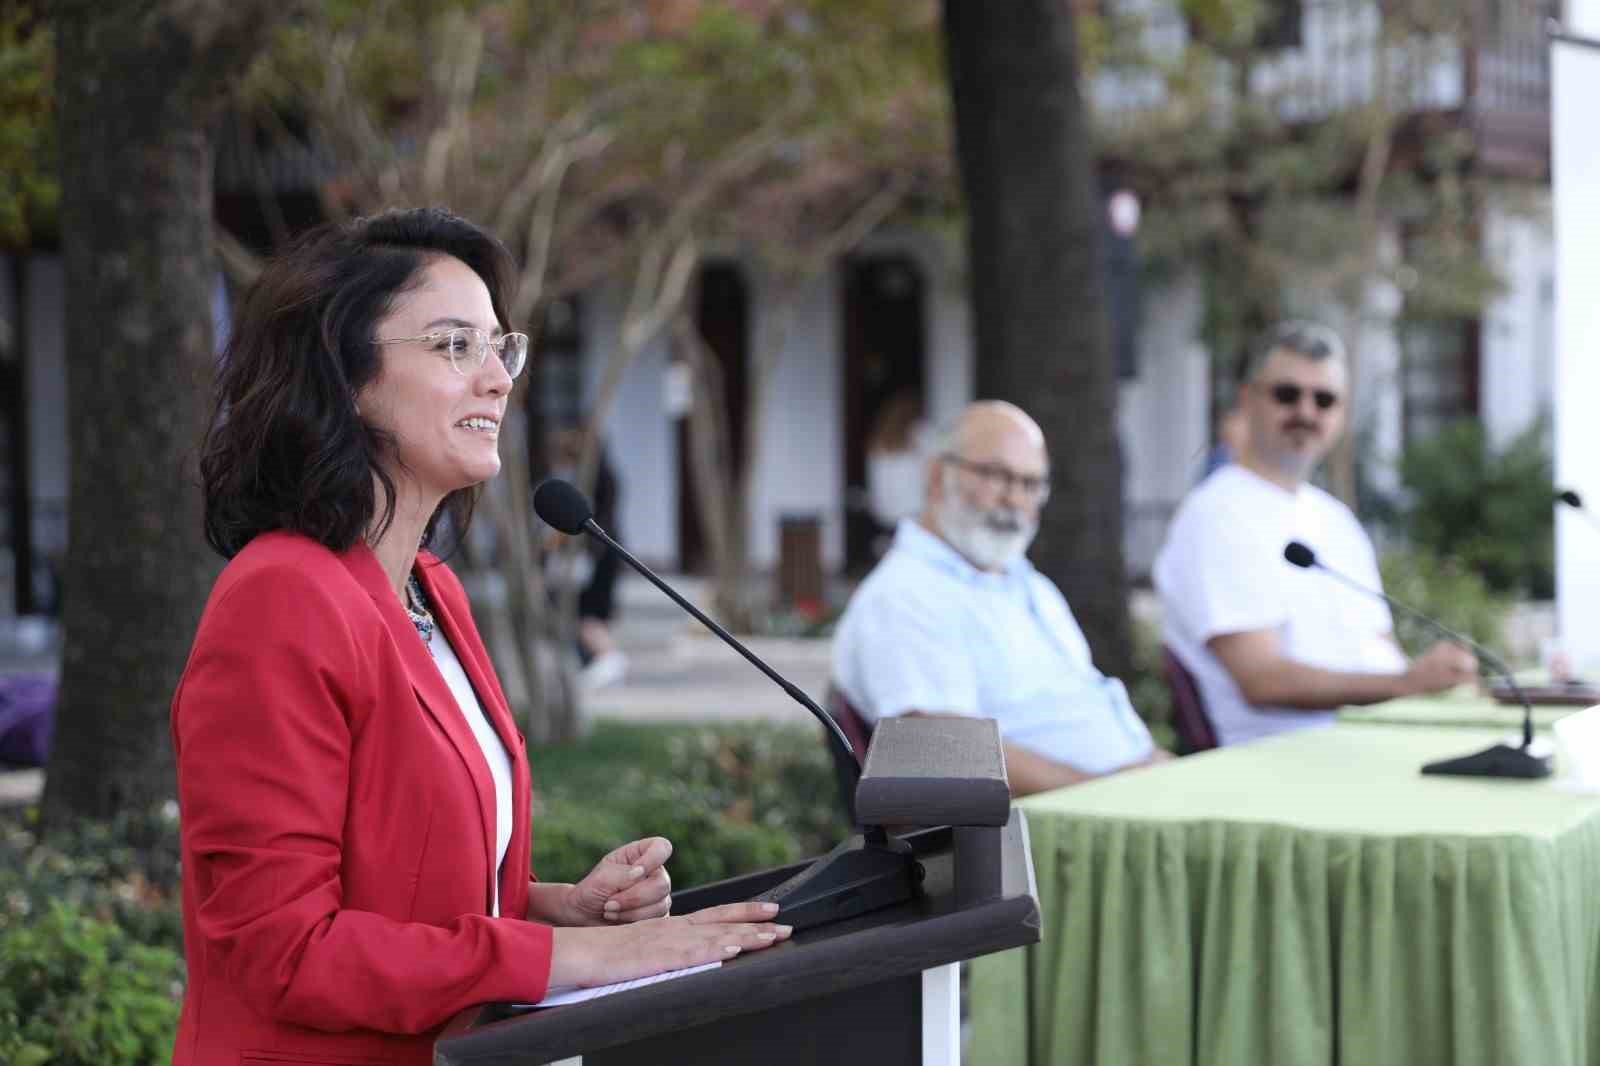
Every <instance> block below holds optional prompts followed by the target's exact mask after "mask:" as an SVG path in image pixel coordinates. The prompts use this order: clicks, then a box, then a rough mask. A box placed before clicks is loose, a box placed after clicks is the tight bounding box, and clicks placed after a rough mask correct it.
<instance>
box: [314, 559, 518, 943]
mask: <svg viewBox="0 0 1600 1066" xmlns="http://www.w3.org/2000/svg"><path fill="white" fill-rule="evenodd" d="M340 558H341V559H342V560H343V562H344V564H345V567H346V568H347V569H348V570H349V571H350V574H351V576H352V577H354V578H355V579H356V581H357V582H358V583H359V584H360V585H361V586H362V588H364V589H365V590H366V591H367V594H368V595H370V596H371V597H372V601H373V603H375V604H376V605H377V608H378V612H379V613H380V614H381V615H382V616H383V620H384V623H385V624H386V625H387V626H388V627H389V635H390V636H391V637H393V638H394V642H395V644H396V646H398V647H399V649H400V661H401V662H402V663H403V664H404V665H405V668H406V673H407V675H408V676H409V678H410V681H411V689H412V691H413V692H415V693H416V695H417V700H418V702H419V703H421V704H422V706H423V708H424V709H425V710H426V711H427V712H428V714H429V715H430V716H431V717H432V718H433V720H434V721H435V722H436V723H437V724H438V726H439V728H440V730H442V731H443V732H444V735H445V736H446V737H448V738H449V740H450V743H451V745H452V746H453V747H454V748H455V749H456V754H457V755H459V756H460V757H461V762H462V765H463V766H464V767H465V769H466V771H467V775H468V777H470V778H471V780H472V789H473V792H474V793H476V795H477V797H478V816H479V819H480V821H481V823H482V833H483V853H484V855H485V857H486V858H485V866H484V880H483V911H484V913H485V914H487V913H489V908H490V906H491V903H492V896H491V893H490V890H491V886H492V885H493V884H494V853H495V848H494V817H495V814H494V777H493V776H492V775H491V774H490V773H489V764H488V762H487V761H485V760H484V757H483V749H482V748H480V747H479V746H478V738H477V737H475V736H473V735H472V727H471V726H469V725H467V720H466V718H465V717H464V716H463V715H462V713H461V708H460V707H458V706H457V705H456V699H455V696H454V694H452V693H451V691H450V686H449V685H447V684H445V680H444V675H443V674H441V673H440V672H439V667H438V665H437V664H435V663H434V661H433V655H432V654H431V653H430V652H429V651H428V647H427V645H426V644H424V643H423V642H422V638H421V637H420V636H418V634H417V630H416V627H415V626H413V625H412V624H411V616H410V615H408V614H406V610H405V608H404V607H402V606H401V605H400V600H399V598H398V597H397V596H395V593H394V589H393V587H391V586H390V584H389V578H388V576H387V575H385V574H384V572H383V566H382V565H381V564H380V563H379V562H378V557H377V556H376V555H374V554H373V553H372V550H371V549H370V548H368V547H367V546H366V544H364V543H357V544H356V545H355V547H353V548H351V549H350V550H349V551H347V552H345V553H344V555H342V556H341V557H340ZM433 602H435V603H437V602H438V601H437V599H435V600H434V601H433ZM451 646H452V647H455V648H459V647H460V644H459V642H453V643H452V645H451ZM460 658H461V659H462V665H463V666H465V665H466V661H467V657H466V656H460ZM468 676H471V674H470V669H469V675H468ZM474 684H476V679H474ZM497 728H498V727H497ZM509 750H513V751H514V750H515V749H509ZM513 842H515V837H514V836H513ZM507 858H508V859H509V858H510V856H509V854H508V855H507ZM501 898H502V900H504V898H505V897H504V894H503V893H502V896H501ZM501 909H502V912H503V911H504V907H502V908H501Z"/></svg>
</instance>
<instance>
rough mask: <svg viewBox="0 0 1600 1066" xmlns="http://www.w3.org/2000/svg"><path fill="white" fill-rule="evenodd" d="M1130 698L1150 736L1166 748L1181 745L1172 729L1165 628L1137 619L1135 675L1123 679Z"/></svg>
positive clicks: (1135, 624)
mask: <svg viewBox="0 0 1600 1066" xmlns="http://www.w3.org/2000/svg"><path fill="white" fill-rule="evenodd" d="M1122 681H1123V684H1125V685H1126V686H1127V688H1128V699H1129V700H1130V701H1132V703H1133V709H1134V710H1136V711H1138V712H1139V717H1141V718H1143V719H1144V722H1145V725H1147V726H1149V727H1150V734H1151V736H1153V737H1154V738H1155V742H1156V743H1157V744H1158V745H1160V746H1161V747H1163V748H1166V749H1168V750H1169V751H1170V750H1172V749H1173V748H1174V747H1175V746H1176V745H1177V734H1175V733H1174V732H1173V729H1172V692H1171V690H1170V689H1168V688H1167V675H1166V672H1165V669H1164V667H1163V663H1162V659H1161V628H1160V626H1157V625H1154V624H1152V623H1150V622H1147V621H1144V620H1143V619H1140V618H1135V619H1134V620H1133V673H1131V674H1129V675H1128V676H1127V677H1125V678H1123V679H1122Z"/></svg>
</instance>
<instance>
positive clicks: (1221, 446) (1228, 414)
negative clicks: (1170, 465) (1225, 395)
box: [1195, 403, 1249, 481]
mask: <svg viewBox="0 0 1600 1066" xmlns="http://www.w3.org/2000/svg"><path fill="white" fill-rule="evenodd" d="M1248 432H1249V426H1248V425H1247V424H1246V422H1245V417H1244V408H1242V407H1240V406H1239V405H1238V404H1237V403H1236V404H1234V405H1233V406H1232V407H1230V408H1228V409H1227V410H1226V411H1224V412H1223V413H1222V417H1221V418H1220V419H1218V420H1217V440H1216V443H1215V444H1213V445H1212V446H1211V449H1210V450H1209V451H1208V452H1206V461H1205V466H1204V467H1203V468H1202V469H1201V471H1200V476H1199V477H1198V478H1196V479H1195V480H1197V481H1204V480H1205V479H1206V478H1208V477H1210V476H1211V475H1212V474H1215V473H1216V472H1217V471H1218V470H1221V469H1222V468H1223V467H1225V466H1227V465H1228V464H1229V463H1231V462H1233V461H1234V460H1236V459H1237V458H1238V457H1239V453H1240V452H1241V451H1243V450H1244V440H1245V434H1246V433H1248Z"/></svg>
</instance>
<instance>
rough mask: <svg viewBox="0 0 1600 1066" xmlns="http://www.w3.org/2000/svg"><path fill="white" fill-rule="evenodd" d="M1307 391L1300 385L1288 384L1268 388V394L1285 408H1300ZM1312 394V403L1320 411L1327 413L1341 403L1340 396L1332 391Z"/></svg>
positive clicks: (1317, 390)
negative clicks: (1301, 399)
mask: <svg viewBox="0 0 1600 1066" xmlns="http://www.w3.org/2000/svg"><path fill="white" fill-rule="evenodd" d="M1306 391H1307V390H1305V389H1303V388H1301V387H1300V386H1299V385H1291V384H1289V383H1288V382H1283V383H1282V384H1278V385H1269V386H1267V392H1268V393H1269V394H1270V395H1271V396H1272V399H1273V401H1274V402H1275V403H1277V404H1279V405H1281V406H1283V407H1298V406H1300V397H1301V395H1302V394H1304V393H1305V392H1306ZM1310 392H1311V399H1312V402H1314V403H1315V404H1316V405H1317V410H1319V411H1327V410H1329V409H1331V408H1332V407H1333V406H1334V405H1335V404H1337V403H1338V402H1339V394H1338V393H1337V392H1334V391H1333V390H1332V389H1312V390H1310Z"/></svg>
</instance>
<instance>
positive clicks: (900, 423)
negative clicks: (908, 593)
mask: <svg viewBox="0 0 1600 1066" xmlns="http://www.w3.org/2000/svg"><path fill="white" fill-rule="evenodd" d="M926 436H927V424H926V422H924V421H923V418H922V401H921V400H920V399H919V398H918V397H917V393H916V391H915V390H913V389H902V390H901V391H899V392H897V393H895V394H894V395H893V396H890V397H889V398H888V399H887V400H885V401H884V403H883V406H882V407H880V408H879V409H878V415H877V418H875V419H874V420H873V423H872V429H871V431H870V432H869V433H868V434H867V510H868V512H869V513H870V514H871V515H872V520H873V521H874V522H876V523H877V525H878V528H879V532H878V535H877V536H876V537H875V538H874V544H873V554H874V555H877V556H881V555H882V554H883V552H884V550H886V549H887V547H888V541H889V537H890V535H892V534H893V532H894V529H895V527H896V526H897V525H899V523H900V520H901V519H902V518H914V517H915V516H916V515H917V513H918V512H919V511H921V510H922V487H923V479H924V477H925V476H926V470H927V461H928V456H927V442H926V440H925V439H924V438H925V437H926Z"/></svg>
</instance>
